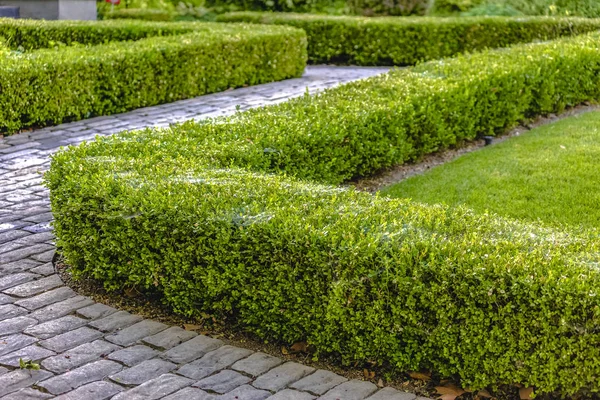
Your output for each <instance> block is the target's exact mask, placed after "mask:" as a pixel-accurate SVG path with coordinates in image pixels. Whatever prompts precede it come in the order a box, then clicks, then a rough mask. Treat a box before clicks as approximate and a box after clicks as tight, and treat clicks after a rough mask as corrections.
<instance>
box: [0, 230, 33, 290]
mask: <svg viewBox="0 0 600 400" xmlns="http://www.w3.org/2000/svg"><path fill="white" fill-rule="evenodd" d="M0 225H1V224H0ZM39 265H41V263H40V262H39V261H33V260H29V259H25V260H17V261H12V262H9V263H0V276H1V275H10V274H18V273H25V271H31V270H32V269H33V268H35V267H38V266H39ZM32 276H33V277H36V276H38V275H37V274H36V275H34V274H32ZM33 277H32V279H33ZM0 290H1V289H0Z"/></svg>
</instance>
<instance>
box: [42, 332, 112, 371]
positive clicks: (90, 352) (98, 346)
mask: <svg viewBox="0 0 600 400" xmlns="http://www.w3.org/2000/svg"><path fill="white" fill-rule="evenodd" d="M118 349H120V347H119V346H117V345H114V344H112V343H108V342H105V341H104V340H94V341H93V342H91V343H84V344H82V345H79V346H77V347H75V348H73V349H71V350H69V351H66V352H64V353H62V354H58V355H56V356H54V357H50V358H47V359H45V360H44V361H43V362H42V367H44V368H46V369H47V370H49V371H52V372H54V373H55V374H60V373H63V372H67V371H68V370H71V369H74V368H77V367H80V366H82V365H84V364H87V363H89V362H92V361H95V360H98V359H101V358H104V357H106V356H108V355H109V354H110V353H112V352H114V351H116V350H118Z"/></svg>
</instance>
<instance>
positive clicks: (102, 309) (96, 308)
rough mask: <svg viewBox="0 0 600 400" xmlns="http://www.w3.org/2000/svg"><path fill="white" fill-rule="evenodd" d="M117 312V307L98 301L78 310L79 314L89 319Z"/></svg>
mask: <svg viewBox="0 0 600 400" xmlns="http://www.w3.org/2000/svg"><path fill="white" fill-rule="evenodd" d="M115 312H117V309H116V308H112V307H109V306H107V305H104V304H100V303H96V304H92V305H91V306H87V307H84V308H81V309H79V310H77V314H79V315H81V316H82V317H85V318H87V319H98V318H102V317H106V316H107V315H110V314H114V313H115Z"/></svg>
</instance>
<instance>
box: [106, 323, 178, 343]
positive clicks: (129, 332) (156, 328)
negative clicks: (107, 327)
mask: <svg viewBox="0 0 600 400" xmlns="http://www.w3.org/2000/svg"><path fill="white" fill-rule="evenodd" d="M167 328H168V325H165V324H162V323H160V322H156V321H152V320H150V319H145V320H143V321H140V322H138V323H137V324H134V325H131V326H130V327H128V328H125V329H122V330H120V331H117V332H116V333H113V334H112V335H108V336H106V338H105V339H106V340H108V341H109V342H112V343H115V344H118V345H121V346H129V345H131V344H134V343H135V342H137V341H138V340H141V339H143V338H145V337H147V336H150V335H154V334H155V333H158V332H161V331H164V330H165V329H167Z"/></svg>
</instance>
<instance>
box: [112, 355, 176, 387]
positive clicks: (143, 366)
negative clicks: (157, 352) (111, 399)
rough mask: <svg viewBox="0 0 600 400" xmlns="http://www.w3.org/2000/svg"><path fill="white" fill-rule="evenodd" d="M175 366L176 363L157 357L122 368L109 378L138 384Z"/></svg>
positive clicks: (119, 381) (126, 383)
mask: <svg viewBox="0 0 600 400" xmlns="http://www.w3.org/2000/svg"><path fill="white" fill-rule="evenodd" d="M175 368H177V365H175V364H173V363H170V362H168V361H165V360H161V359H158V358H155V359H152V360H146V361H142V362H141V363H139V364H138V365H135V366H133V367H131V368H127V369H124V370H123V371H121V372H119V373H118V374H114V375H111V376H110V379H112V380H113V381H115V382H117V383H119V384H121V385H140V384H142V383H144V382H146V381H149V380H150V379H153V378H156V377H158V376H160V375H163V374H165V373H167V372H170V371H172V370H174V369H175Z"/></svg>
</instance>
